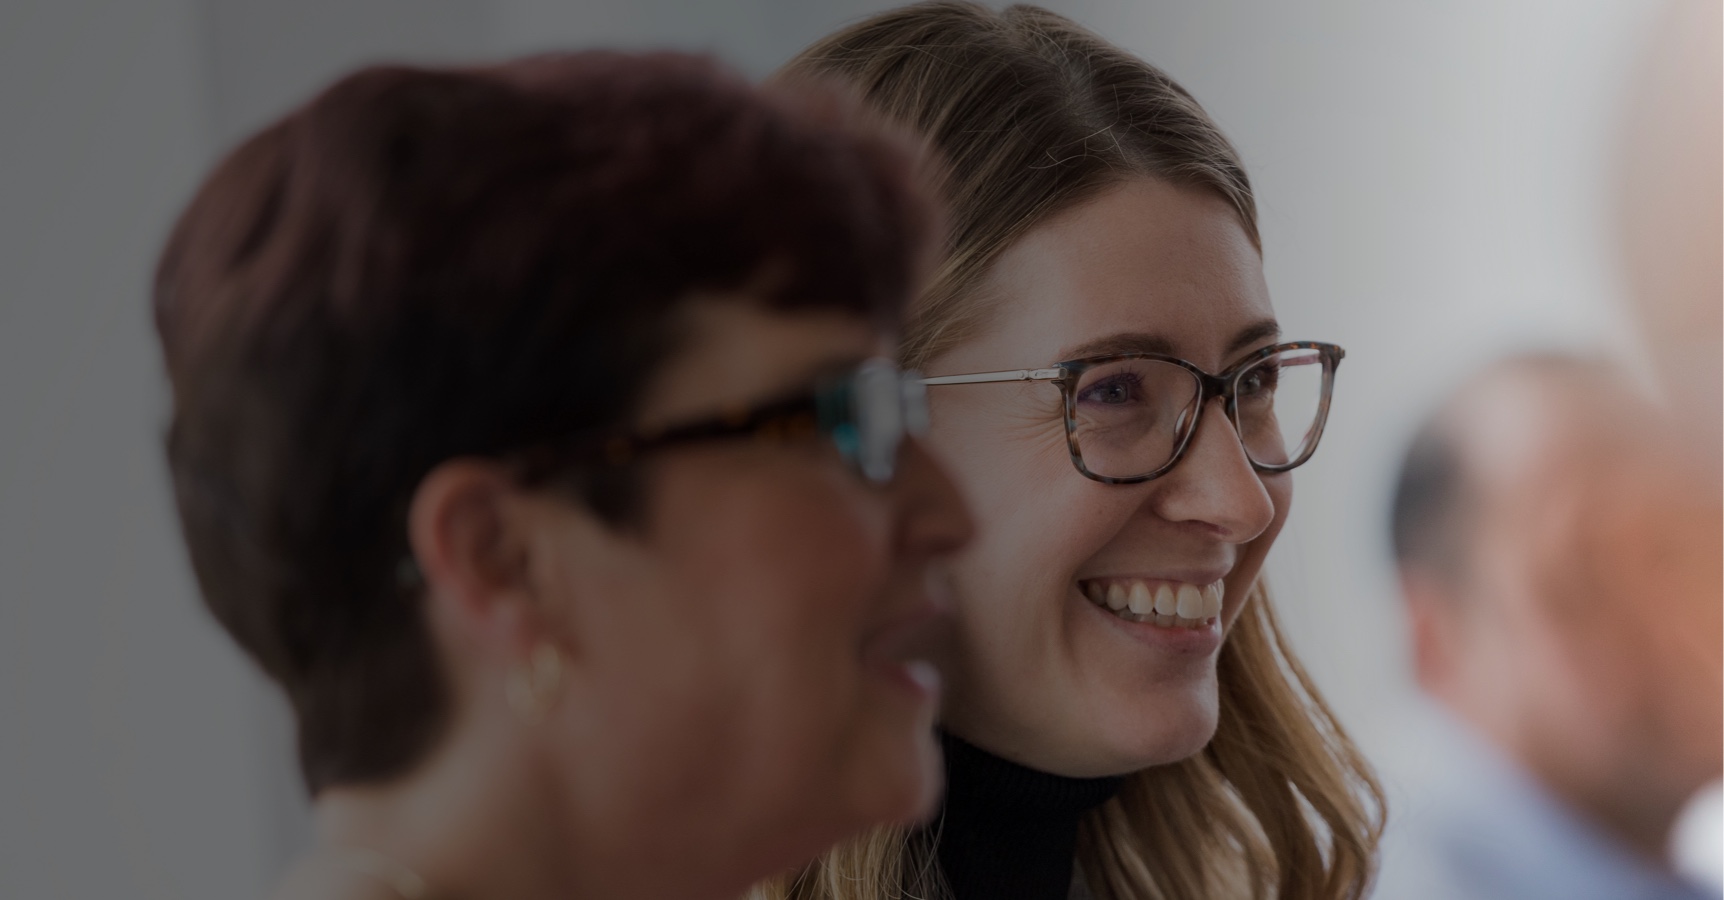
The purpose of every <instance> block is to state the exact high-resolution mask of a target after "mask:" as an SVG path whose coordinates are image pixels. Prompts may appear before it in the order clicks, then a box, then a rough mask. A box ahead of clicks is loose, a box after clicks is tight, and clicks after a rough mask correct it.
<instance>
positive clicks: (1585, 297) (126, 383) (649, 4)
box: [0, 0, 1655, 900]
mask: <svg viewBox="0 0 1724 900" xmlns="http://www.w3.org/2000/svg"><path fill="white" fill-rule="evenodd" d="M891 5H895V4H892V3H887V2H877V0H295V2H286V0H107V2H101V0H5V2H4V3H0V896H3V897H7V898H19V900H24V898H50V897H53V898H58V897H98V896H127V897H133V898H140V900H142V898H188V897H245V896H256V895H258V894H259V893H260V892H261V891H262V890H263V888H264V886H265V885H266V884H267V883H268V882H269V880H270V879H271V878H272V877H273V876H274V875H275V874H276V873H277V871H278V868H279V866H280V865H281V864H282V863H283V862H284V861H285V860H286V859H287V858H288V856H289V855H290V853H291V852H292V851H293V850H294V849H295V847H296V846H297V842H298V841H300V840H301V839H302V837H303V834H304V829H305V827H306V823H305V813H304V805H303V800H302V799H301V797H300V793H299V788H298V784H297V781H296V778H295V776H294V771H293V764H292V757H291V751H290V747H291V737H290V734H289V731H288V725H287V722H286V717H285V713H284V711H283V709H282V706H281V703H280V701H279V700H278V699H277V698H276V697H275V695H274V694H273V693H272V692H271V691H270V690H269V689H268V687H267V685H266V684H265V683H263V681H262V679H261V678H260V677H259V676H258V675H257V674H256V673H255V672H254V671H253V669H252V668H251V667H250V666H249V665H248V664H247V663H246V662H245V660H244V659H242V658H241V657H240V655H239V654H238V653H237V651H235V650H234V649H233V647H231V646H230V644H229V643H228V642H227V641H226V640H225V639H224V638H223V636H222V635H221V634H220V633H219V632H218V630H217V629H216V627H215V625H214V624H213V622H212V621H211V620H210V619H209V618H208V617H207V616H206V615H205V614H204V613H203V611H202V609H201V608H200V606H199V604H198V601H197V599H196V594H195V590H194V586H193V584H192V580H191V577H190V573H189V571H188V567H187V565H186V562H185V559H184V556H183V553H182V551H181V549H180V546H179V538H178V534H177V531H176V528H175V525H174V520H173V514H172V509H171V504H170V501H169V496H168V492H167V489H166V480H165V477H164V473H163V467H162V465H161V455H160V451H159V435H160V432H161V430H162V425H163V422H164V417H165V409H166V392H165V388H164V381H163V378H162V376H161V374H160V371H159V361H158V357H157V353H156V350H155V347H154V344H153V335H152V332H151V329H150V322H149V314H148V282H149V277H150V270H151V266H152V264H153V260H154V257H155V255H156V253H157V251H158V249H159V246H160V243H161V241H162V239H163V236H164V234H165V232H166V230H167V228H168V226H169V224H170V222H171V219H172V217H173V216H174V215H175V214H176V212H177V210H178V208H179V206H180V204H182V203H183V202H184V201H185V200H186V199H187V197H188V194H189V192H190V191H191V190H192V188H193V187H194V185H195V183H196V181H197V179H198V178H199V176H200V175H201V173H202V172H203V171H204V170H205V169H206V168H207V167H208V166H209V165H211V163H212V162H213V161H214V160H215V159H216V158H217V157H218V156H219V155H220V154H221V153H222V152H223V151H224V149H225V148H226V147H228V146H230V145H231V144H232V143H233V142H234V141H235V140H236V139H237V138H239V137H241V136H243V135H245V134H246V133H247V132H249V131H250V130H251V129H254V128H256V127H257V126H259V125H261V124H263V123H264V122H266V121H268V120H269V119H271V118H272V117H274V116H276V115H278V114H279V113H281V112H283V111H284V110H286V109H287V108H288V107H289V106H290V105H292V104H293V103H295V102H296V101H298V100H300V99H302V98H304V97H305V96H306V95H307V94H308V93H309V92H310V91H312V90H313V89H314V88H316V87H318V86H319V85H321V84H322V83H324V82H326V81H327V80H329V79H330V78H332V77H333V76H335V75H336V74H338V73H340V72H342V71H344V70H346V69H348V68H351V67H353V66H355V65H358V64H361V63H365V62H372V61H379V60H408V61H457V60H474V59H483V58H489V57H496V56H500V55H512V54H519V53H525V52H529V51H538V50H548V49H558V48H574V47H587V46H595V45H612V46H616V45H621V46H627V47H651V46H675V47H684V48H695V49H702V50H710V51H713V52H715V53H718V54H719V55H721V56H723V57H725V58H727V59H729V60H730V61H732V62H733V63H735V64H736V65H738V66H740V67H741V68H743V69H744V70H746V71H748V72H750V73H752V74H756V75H763V74H765V73H767V72H769V71H771V70H772V69H773V68H774V67H776V66H777V65H778V64H779V63H780V62H782V61H783V60H785V59H786V58H788V57H789V56H790V55H791V54H793V53H794V52H796V51H797V50H798V49H799V48H801V47H802V46H804V45H805V44H807V43H809V42H810V41H812V40H814V39H815V38H817V37H819V36H820V35H822V34H823V33H825V32H827V31H829V30H831V29H832V28H834V27H836V26H838V25H840V24H842V23H844V22H846V21H848V20H851V19H853V18H855V17H857V16H859V15H862V14H865V13H867V12H870V11H873V10H877V9H882V8H886V7H888V6H891ZM1046 5H1048V6H1050V7H1052V8H1054V9H1057V10H1060V11H1062V12H1065V13H1067V14H1069V15H1071V16H1073V17H1075V18H1076V19H1078V20H1080V21H1082V22H1084V23H1086V24H1087V25H1089V26H1090V27H1092V28H1094V29H1096V30H1098V31H1100V32H1101V33H1102V34H1103V35H1105V36H1107V37H1109V38H1110V39H1112V40H1114V41H1116V42H1118V43H1120V44H1122V45H1124V46H1126V47H1128V48H1130V49H1131V50H1134V51H1136V52H1138V53H1141V54H1142V55H1144V56H1145V57H1147V58H1148V59H1150V60H1151V61H1153V62H1155V63H1157V64H1158V65H1160V66H1162V67H1163V68H1165V69H1167V70H1168V71H1169V72H1171V73H1172V74H1173V75H1174V76H1175V77H1176V78H1177V79H1178V80H1180V81H1181V82H1182V83H1184V84H1185V85H1186V86H1187V87H1188V88H1189V89H1191V90H1192V91H1193V92H1194V93H1195V94H1196V95H1197V97H1198V99H1199V100H1200V101H1202V102H1203V103H1204V105H1205V106H1207V107H1208V109H1209V110H1210V111H1211V112H1212V113H1213V114H1214V115H1215V116H1216V117H1217V118H1218V119H1219V120H1220V122H1221V123H1222V125H1223V127H1224V128H1225V129H1226V130H1227V132H1228V134H1229V135H1231V137H1232V138H1233V139H1234V140H1235V141H1236V142H1237V144H1238V145H1239V146H1240V148H1241V150H1242V151H1243V153H1244V156H1245V160H1246V163H1247V165H1248V166H1249V168H1250V170H1251V173H1252V176H1253V178H1254V180H1255V182H1256V185H1257V187H1258V191H1259V197H1260V202H1261V204H1262V209H1263V216H1262V225H1263V235H1264V247H1265V256H1266V260H1267V266H1268V275H1269V283H1270V286H1271V288H1272V291H1273V293H1274V296H1275V299H1276V303H1277V306H1278V310H1279V313H1280V315H1281V317H1282V320H1283V323H1284V325H1285V331H1286V333H1287V334H1288V335H1289V337H1292V338H1309V339H1322V340H1330V341H1336V342H1338V343H1340V344H1342V345H1343V346H1345V347H1346V348H1347V350H1348V356H1347V361H1346V364H1345V365H1344V366H1343V367H1342V368H1341V371H1340V378H1339V383H1338V387H1337V394H1336V401H1335V411H1334V415H1333V417H1332V419H1331V426H1330V430H1329V432H1328V434H1327V436H1326V437H1325V439H1324V445H1323V448H1322V451H1321V452H1320V453H1319V454H1318V455H1317V457H1316V459H1315V460H1314V461H1313V462H1312V463H1310V464H1309V465H1308V466H1306V467H1305V468H1304V469H1302V470H1301V471H1300V473H1299V475H1298V476H1297V483H1298V488H1297V491H1298V500H1297V502H1296V503H1295V506H1294V510H1293V513H1292V520H1291V526H1290V528H1289V529H1288V531H1287V533H1286V534H1285V536H1284V537H1283V538H1282V539H1281V542H1280V544H1279V546H1278V547H1277V549H1276V551H1275V555H1274V557H1273V559H1272V568H1271V574H1272V577H1273V578H1274V586H1275V588H1276V589H1277V591H1278V597H1279V602H1280V604H1281V606H1282V609H1283V612H1284V618H1285V619H1286V621H1287V622H1288V623H1289V624H1290V626H1291V629H1292V632H1293V636H1294V641H1295V644H1296V646H1297V648H1298V650H1299V651H1300V653H1301V654H1302V655H1303V658H1304V660H1305V662H1306V663H1307V664H1308V666H1309V667H1310V669H1311V671H1312V673H1313V674H1314V676H1315V677H1316V679H1317V681H1318V682H1319V684H1320V685H1321V687H1322V688H1323V689H1324V690H1325V691H1326V692H1327V694H1328V696H1329V698H1330V699H1331V700H1332V701H1333V703H1334V705H1335V707H1336V709H1337V710H1338V712H1339V713H1340V715H1341V717H1342V718H1343V720H1344V721H1345V722H1346V723H1347V724H1348V725H1349V727H1350V728H1351V729H1352V730H1353V731H1354V733H1355V734H1356V736H1357V737H1359V738H1360V739H1361V741H1362V742H1363V743H1364V745H1365V747H1366V749H1367V750H1368V751H1369V752H1370V753H1371V754H1372V755H1373V756H1374V757H1376V758H1378V759H1380V760H1383V761H1385V762H1388V763H1391V764H1392V763H1393V760H1394V759H1395V757H1396V755H1397V754H1399V753H1400V752H1401V748H1399V747H1398V745H1397V740H1396V738H1397V734H1398V723H1399V721H1400V719H1401V716H1402V715H1403V713H1404V711H1405V710H1406V709H1407V708H1408V707H1409V706H1410V705H1411V704H1412V703H1413V702H1414V696H1415V695H1414V691H1413V687H1412V681H1411V677H1410V675H1409V672H1408V665H1407V655H1406V652H1405V650H1404V641H1403V636H1402V623H1401V621H1400V619H1399V608H1398V604H1397V602H1396V598H1395V593H1394V582H1393V580H1392V576H1391V572H1390V566H1389V562H1388V554H1387V551H1386V540H1385V538H1384V536H1383V531H1384V520H1385V506H1386V503H1387V497H1388V491H1389V484H1390V480H1391V477H1392V475H1393V472H1394V469H1395V466H1396V465H1397V463H1398V459H1399V454H1400V452H1401V449H1402V447H1403V444H1404V441H1405V440H1406V438H1407V436H1408V433H1409V432H1410V430H1411V429H1412V428H1413V427H1414V425H1415V423H1416V421H1417V419H1418V417H1419V416H1420V415H1421V414H1422V413H1423V412H1424V411H1425V410H1426V407H1427V405H1428V403H1429V402H1430V401H1431V400H1432V399H1434V398H1435V397H1437V396H1438V395H1439V394H1440V393H1441V392H1442V391H1443V390H1444V389H1445V388H1447V387H1449V386H1451V385H1452V384H1453V383H1454V382H1455V380H1456V379H1457V378H1458V377H1459V376H1460V375H1461V374H1462V373H1463V372H1465V371H1466V370H1468V369H1470V368H1471V367H1473V366H1474V365H1475V364H1476V363H1478V362H1480V361H1482V360H1484V359H1486V358H1488V357H1490V356H1493V355H1495V354H1497V353H1500V352H1502V351H1504V350H1508V349H1517V348H1525V347H1569V348H1575V347H1580V348H1594V349H1603V350H1605V351H1606V352H1610V353H1613V354H1616V355H1618V356H1620V357H1622V358H1625V359H1627V360H1628V361H1629V362H1630V364H1631V365H1638V364H1639V360H1638V359H1637V358H1636V356H1635V351H1634V350H1633V349H1632V346H1633V343H1632V341H1633V336H1632V327H1631V324H1630V323H1629V321H1628V319H1627V317H1626V315H1625V313H1624V312H1623V311H1622V309H1621V307H1620V306H1619V305H1618V304H1617V303H1616V297H1617V295H1618V294H1619V291H1620V279H1619V277H1618V275H1617V273H1616V269H1615V253H1614V247H1615V244H1614V234H1613V231H1612V219H1611V218H1610V214H1611V209H1610V197H1611V194H1610V187H1611V185H1610V183H1609V174H1610V169H1609V164H1610V162H1611V157H1612V148H1613V147H1614V146H1615V134H1616V128H1617V126H1618V124H1619V120H1620V112H1621V104H1622V100H1623V94H1624V92H1625V90H1626V83H1627V80H1628V77H1629V75H1630V72H1631V70H1632V68H1633V66H1634V64H1635V61H1636V59H1637V56H1638V52H1639V50H1640V47H1641V44H1642V39H1643V37H1644V36H1645V34H1646V32H1647V30H1648V28H1649V27H1650V25H1651V23H1652V18H1653V13H1654V9H1653V7H1654V6H1655V4H1654V3H1653V2H1651V0H1448V2H1444V3H1440V4H1439V3H1421V2H1413V0H1380V2H1371V3H1364V2H1357V0H1311V2H1304V3H1297V4H1291V3H1285V2H1281V0H1204V2H1194V0H1193V2H1170V0H1051V2H1048V3H1047V4H1046ZM1390 788H1391V792H1392V793H1393V792H1395V791H1397V790H1399V786H1397V785H1395V784H1391V785H1390Z"/></svg>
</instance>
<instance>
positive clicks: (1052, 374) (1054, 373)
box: [922, 366, 1066, 384]
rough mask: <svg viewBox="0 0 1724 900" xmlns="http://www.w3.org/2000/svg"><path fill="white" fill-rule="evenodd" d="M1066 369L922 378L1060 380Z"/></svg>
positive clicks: (967, 381) (942, 381)
mask: <svg viewBox="0 0 1724 900" xmlns="http://www.w3.org/2000/svg"><path fill="white" fill-rule="evenodd" d="M1065 374H1066V371H1065V370H1064V369H1062V368H1060V367H1058V366H1055V367H1053V368H1051V369H1013V370H1011V371H1009V372H975V373H972V374H969V375H936V376H935V377H933V378H924V379H922V383H923V384H987V383H989V382H994V381H1058V380H1059V379H1061V378H1064V377H1065Z"/></svg>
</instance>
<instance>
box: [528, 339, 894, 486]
mask: <svg viewBox="0 0 1724 900" xmlns="http://www.w3.org/2000/svg"><path fill="white" fill-rule="evenodd" d="M877 363H885V364H887V365H889V366H891V368H892V370H893V372H895V373H896V375H897V381H898V383H899V384H900V385H906V384H917V385H921V386H923V387H926V379H924V378H923V377H922V376H921V374H920V373H918V372H916V371H915V370H912V369H902V368H899V367H898V365H897V363H896V362H894V361H893V360H892V359H891V358H890V357H884V356H874V357H869V358H868V359H866V360H863V361H862V362H861V363H860V364H858V365H856V366H854V367H852V368H850V369H849V370H847V371H846V372H845V373H844V374H842V375H833V376H829V377H827V378H823V379H820V380H818V381H816V382H815V383H814V384H812V385H810V386H808V387H805V388H802V389H799V390H796V391H792V392H787V393H783V394H780V395H778V396H777V397H774V398H768V399H765V400H761V401H758V402H754V403H736V404H731V405H728V406H726V407H724V408H722V409H720V410H719V411H718V412H715V413H712V414H709V415H706V416H702V417H700V418H697V419H689V420H686V421H680V422H671V423H667V424H665V425H656V426H647V427H629V426H615V427H609V428H599V429H595V430H591V431H588V432H585V433H582V434H574V435H569V436H566V437H562V438H553V439H550V440H542V441H537V442H534V443H532V444H530V445H528V446H527V447H524V448H521V449H518V450H516V451H514V453H513V454H511V455H513V456H515V457H516V458H517V459H519V460H520V461H521V462H522V463H523V464H524V465H526V466H527V467H528V469H529V472H530V473H543V474H544V475H547V476H548V475H550V474H551V472H552V471H553V470H554V469H556V468H560V467H562V466H564V465H567V464H568V463H570V462H587V463H589V464H590V463H599V464H602V465H606V466H611V467H620V466H626V465H629V464H631V463H634V462H636V461H638V460H639V459H640V458H641V457H643V456H646V455H647V454H649V453H653V452H656V451H658V450H662V449H665V448H669V447H676V446H681V445H685V444H693V443H701V442H704V441H713V440H727V439H730V438H744V437H747V438H766V437H773V438H785V439H791V438H797V437H810V436H817V435H821V434H823V433H824V429H823V427H822V425H823V423H822V421H821V417H820V404H821V402H822V399H823V397H824V395H826V394H827V393H829V392H832V391H835V390H837V389H838V386H839V385H841V384H846V385H847V384H849V383H850V382H852V380H853V379H855V378H856V377H857V375H858V374H859V373H861V372H862V371H863V369H865V368H866V367H868V366H869V365H872V364H877ZM774 423H782V424H779V425H777V426H776V427H774ZM918 437H921V435H919V434H917V433H915V432H914V431H913V430H911V429H909V428H907V427H906V428H903V431H902V434H900V435H899V443H900V446H902V443H903V442H904V441H906V440H912V439H915V438H918ZM844 456H845V460H844V461H845V464H846V465H848V466H850V467H851V468H852V469H853V470H855V472H856V475H857V476H858V477H859V478H861V479H862V480H863V481H864V482H866V483H868V484H871V485H876V486H881V485H886V484H890V483H891V481H892V479H893V478H894V477H896V466H894V467H893V469H894V471H893V472H892V473H890V474H887V475H886V476H885V477H884V478H879V479H876V478H875V477H873V476H872V475H869V474H868V473H867V472H866V471H864V467H863V465H862V463H861V461H860V460H853V459H850V458H849V455H848V454H845V455H844ZM535 464H539V465H535ZM529 477H532V476H531V475H530V476H529Z"/></svg>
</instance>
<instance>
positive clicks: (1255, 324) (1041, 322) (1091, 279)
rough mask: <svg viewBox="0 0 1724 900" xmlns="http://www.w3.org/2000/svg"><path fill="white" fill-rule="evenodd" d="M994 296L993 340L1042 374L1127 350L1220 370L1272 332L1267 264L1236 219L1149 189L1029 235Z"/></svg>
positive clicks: (1210, 205) (1186, 197) (995, 276)
mask: <svg viewBox="0 0 1724 900" xmlns="http://www.w3.org/2000/svg"><path fill="white" fill-rule="evenodd" d="M986 289H987V290H988V291H989V292H990V293H992V294H993V295H994V296H995V297H996V309H995V311H994V312H995V315H996V316H998V317H999V319H1000V321H998V322H997V323H996V327H995V328H993V329H990V335H991V336H992V338H993V340H994V341H995V342H998V343H1001V344H1010V345H1014V346H1013V347H1012V349H1015V350H1017V351H1018V352H1021V353H1025V354H1030V355H1031V356H1033V360H1034V361H1035V362H1038V363H1039V362H1050V361H1053V360H1054V359H1055V358H1062V359H1063V358H1072V357H1071V356H1060V354H1061V353H1062V352H1070V351H1072V350H1073V349H1074V348H1079V347H1085V348H1089V349H1094V348H1095V347H1096V346H1098V345H1100V344H1104V343H1106V342H1108V341H1110V340H1114V341H1119V340H1126V339H1130V340H1132V341H1135V342H1137V343H1145V342H1150V343H1157V342H1158V343H1160V344H1161V345H1162V349H1160V350H1159V351H1158V352H1168V353H1173V354H1176V355H1181V356H1187V357H1188V358H1190V359H1191V360H1192V361H1193V362H1196V363H1198V364H1200V365H1206V366H1209V365H1220V364H1221V363H1222V362H1224V361H1225V357H1227V356H1228V355H1229V354H1232V353H1236V352H1237V351H1238V350H1239V349H1240V348H1238V347H1237V346H1236V344H1237V343H1238V342H1239V340H1240V339H1241V337H1242V336H1246V337H1251V338H1255V337H1260V336H1262V334H1264V333H1265V332H1266V331H1268V330H1269V328H1268V324H1272V323H1273V321H1274V310H1273V308H1272V306H1271V305H1270V302H1269V291H1268V287H1267V285H1266V283H1265V282H1264V279H1263V265H1262V258H1261V256H1260V254H1259V253H1258V251H1257V248H1256V247H1255V246H1254V245H1253V244H1252V243H1251V240H1250V237H1249V236H1248V235H1247V233H1246V231H1245V229H1244V227H1243V226H1242V225H1241V224H1240V223H1239V220H1238V217H1237V216H1236V215H1235V213H1234V212H1233V210H1232V208H1231V207H1230V206H1228V205H1227V204H1226V202H1225V201H1223V200H1222V199H1221V198H1219V197H1216V196H1214V195H1213V194H1210V193H1208V192H1204V191H1200V190H1196V189H1191V188H1183V187H1177V186H1173V185H1169V184H1166V183H1165V182H1160V181H1152V180H1147V179H1145V180H1140V181H1133V182H1128V183H1126V184H1123V185H1120V186H1119V187H1116V188H1114V189H1112V190H1110V191H1108V192H1106V193H1104V194H1102V195H1100V196H1099V197H1097V198H1096V199H1094V200H1091V201H1090V202H1088V203H1085V204H1083V205H1081V206H1078V207H1075V208H1074V209H1072V210H1068V211H1067V212H1065V213H1063V214H1061V215H1059V216H1057V217H1055V218H1054V219H1052V220H1050V221H1049V222H1047V223H1044V224H1043V225H1042V226H1041V227H1038V228H1036V229H1034V230H1032V231H1031V232H1030V233H1029V234H1027V235H1025V236H1024V237H1023V239H1021V240H1020V241H1018V242H1017V243H1016V244H1014V245H1013V246H1012V247H1010V248H1008V249H1007V250H1006V251H1005V252H1004V253H1002V254H1001V255H1000V257H999V259H998V260H997V261H996V263H995V265H994V267H993V268H992V270H991V271H990V273H989V275H988V284H987V285H986ZM1271 337H1272V336H1271ZM1002 349H1004V348H1002ZM1140 349H1147V348H1140ZM1077 355H1087V354H1081V353H1080V354H1077Z"/></svg>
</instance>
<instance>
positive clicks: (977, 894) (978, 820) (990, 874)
mask: <svg viewBox="0 0 1724 900" xmlns="http://www.w3.org/2000/svg"><path fill="white" fill-rule="evenodd" d="M940 743H941V746H942V748H943V749H944V750H945V752H946V804H945V809H944V810H943V811H942V812H941V817H940V819H938V820H936V822H935V823H934V824H933V825H930V826H929V827H930V828H931V829H938V832H939V844H938V846H937V848H936V851H935V852H936V855H937V857H938V859H939V862H940V870H941V873H942V874H943V875H945V878H946V883H947V884H948V885H949V886H950V887H951V889H952V896H953V898H954V900H1006V898H1009V900H1065V898H1066V896H1067V894H1068V893H1069V892H1070V890H1071V881H1072V864H1073V862H1072V855H1073V853H1074V852H1075V851H1076V849H1077V832H1078V823H1079V822H1080V820H1082V818H1083V815H1084V813H1087V812H1089V811H1090V810H1092V809H1095V808H1096V807H1098V806H1100V805H1102V804H1103V803H1106V802H1107V801H1108V799H1109V798H1111V797H1112V796H1113V795H1114V794H1115V793H1116V792H1117V791H1118V790H1119V785H1120V782H1121V781H1123V780H1124V779H1123V776H1115V777H1108V778H1067V777H1065V776H1063V775H1049V774H1048V773H1046V772H1038V771H1036V770H1035V769H1031V768H1028V767H1026V766H1021V765H1019V764H1017V763H1015V762H1011V761H1010V760H1005V759H1001V758H1000V757H998V756H995V755H993V754H992V753H989V752H988V751H986V750H983V749H981V748H979V747H976V746H974V745H972V744H968V743H965V742H964V741H963V740H960V739H958V738H955V737H953V736H951V735H949V734H943V733H942V734H941V736H940Z"/></svg>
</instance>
